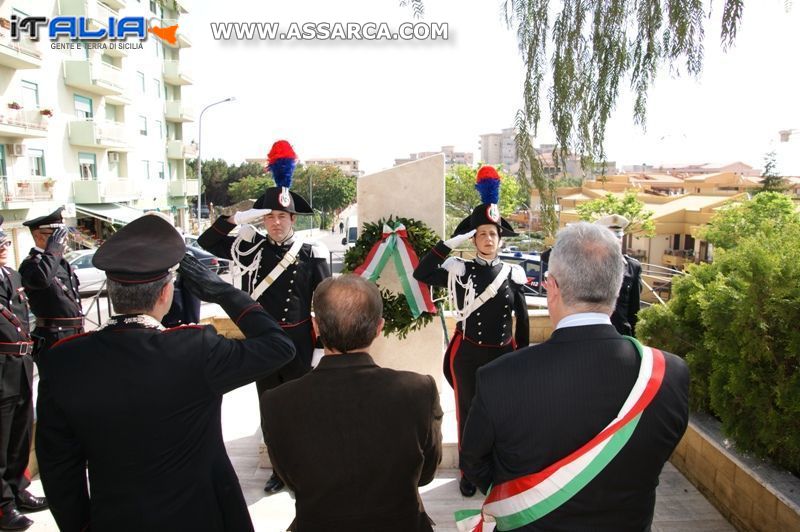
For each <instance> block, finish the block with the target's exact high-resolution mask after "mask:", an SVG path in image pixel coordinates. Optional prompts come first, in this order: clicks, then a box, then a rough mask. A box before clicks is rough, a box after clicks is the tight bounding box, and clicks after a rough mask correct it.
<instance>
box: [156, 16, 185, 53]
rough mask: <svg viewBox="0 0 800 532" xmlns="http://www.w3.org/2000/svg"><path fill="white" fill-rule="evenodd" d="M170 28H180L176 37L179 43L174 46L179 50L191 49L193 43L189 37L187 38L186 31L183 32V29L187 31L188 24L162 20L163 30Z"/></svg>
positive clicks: (174, 20) (167, 19)
mask: <svg viewBox="0 0 800 532" xmlns="http://www.w3.org/2000/svg"><path fill="white" fill-rule="evenodd" d="M170 26H178V32H177V33H176V35H175V36H176V37H177V39H178V41H177V42H176V43H175V44H173V45H172V46H173V47H178V48H191V47H192V41H191V40H190V39H189V37H187V36H186V32H185V31H181V28H182V27H183V28H184V29H185V26H186V24H185V23H184V22H183V21H179V20H176V19H174V18H164V19H161V27H162V28H169V27H170Z"/></svg>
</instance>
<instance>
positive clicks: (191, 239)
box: [183, 235, 231, 273]
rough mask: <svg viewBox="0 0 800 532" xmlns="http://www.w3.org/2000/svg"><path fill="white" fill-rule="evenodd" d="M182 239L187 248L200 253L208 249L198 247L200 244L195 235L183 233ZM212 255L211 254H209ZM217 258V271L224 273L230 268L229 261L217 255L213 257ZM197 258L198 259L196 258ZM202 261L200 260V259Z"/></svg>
mask: <svg viewBox="0 0 800 532" xmlns="http://www.w3.org/2000/svg"><path fill="white" fill-rule="evenodd" d="M183 240H184V242H186V247H187V249H189V248H191V249H192V250H197V251H200V252H201V253H207V254H209V255H211V254H210V253H208V251H206V250H204V249H203V248H201V247H200V244H198V243H197V237H196V236H194V235H183ZM211 256H213V255H211ZM215 258H216V259H217V270H216V272H217V273H225V272H227V271H228V270H229V269H230V265H231V261H229V260H228V259H221V258H219V257H215ZM198 260H199V259H198ZM201 262H202V261H201Z"/></svg>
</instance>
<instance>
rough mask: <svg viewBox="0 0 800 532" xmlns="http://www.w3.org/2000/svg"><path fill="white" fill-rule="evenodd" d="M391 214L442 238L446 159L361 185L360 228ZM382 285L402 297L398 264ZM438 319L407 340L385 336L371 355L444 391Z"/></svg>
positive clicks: (366, 180) (375, 176)
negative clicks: (426, 377)
mask: <svg viewBox="0 0 800 532" xmlns="http://www.w3.org/2000/svg"><path fill="white" fill-rule="evenodd" d="M390 215H394V216H402V217H404V218H414V219H416V220H420V221H422V222H424V223H425V224H426V225H427V226H428V227H430V228H431V229H432V230H433V231H435V232H436V233H437V234H438V235H439V236H440V237H441V236H442V235H443V234H444V155H443V154H436V155H434V156H432V157H427V158H425V159H420V160H418V161H412V162H410V163H406V164H403V165H400V166H395V167H394V168H390V169H388V170H384V171H382V172H378V173H376V174H371V175H367V176H364V177H362V178H360V179H359V180H358V223H359V225H360V226H362V227H363V224H364V223H366V222H376V221H378V220H380V219H381V218H388V217H389V216H390ZM378 286H379V287H381V288H386V289H388V290H391V291H392V292H395V293H400V292H401V291H402V290H401V288H400V281H399V278H398V276H397V271H396V270H395V268H394V264H393V263H392V262H389V264H387V266H386V268H384V270H383V273H382V274H381V277H380V279H378ZM440 323H441V322H440V321H439V320H438V319H436V320H434V321H433V322H432V323H430V324H429V325H428V326H426V327H425V328H423V329H421V330H419V331H415V332H412V333H410V334H409V335H408V336H407V337H406V338H405V339H404V340H399V339H398V338H397V337H395V336H390V337H388V338H387V337H385V336H381V337H379V338H378V340H377V341H376V342H375V343H374V344H373V346H372V349H371V350H370V354H371V355H372V356H373V358H375V361H376V362H377V363H378V364H380V365H381V366H385V367H389V368H395V369H403V370H411V371H416V372H418V373H427V374H429V375H432V376H433V378H434V379H436V383H437V384H438V385H439V388H440V389H441V388H442V382H443V375H442V354H443V353H444V349H445V347H446V346H445V343H444V333H443V331H442V327H441V325H440Z"/></svg>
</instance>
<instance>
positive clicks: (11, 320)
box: [0, 216, 47, 530]
mask: <svg viewBox="0 0 800 532" xmlns="http://www.w3.org/2000/svg"><path fill="white" fill-rule="evenodd" d="M2 225H3V217H2V216H0V226H2ZM10 246H11V240H9V238H8V235H6V233H5V231H3V230H2V229H0V530H25V529H26V528H28V527H30V526H31V525H32V524H33V521H31V520H30V519H28V518H27V517H25V516H24V515H22V514H21V513H20V510H22V511H29V512H30V511H38V510H44V509H45V508H47V500H46V499H45V498H43V497H35V496H34V495H32V494H31V493H30V492H28V490H27V488H28V486H29V485H30V481H29V480H28V477H26V476H25V469H26V468H27V467H28V456H29V453H30V448H31V426H32V424H33V398H32V395H33V390H32V384H33V360H32V359H31V352H32V346H33V342H31V336H30V328H29V325H28V300H27V299H26V297H25V290H24V289H23V288H22V281H21V279H20V277H19V273H17V272H16V271H14V270H13V269H11V268H9V267H8V266H6V262H7V261H8V248H9V247H10Z"/></svg>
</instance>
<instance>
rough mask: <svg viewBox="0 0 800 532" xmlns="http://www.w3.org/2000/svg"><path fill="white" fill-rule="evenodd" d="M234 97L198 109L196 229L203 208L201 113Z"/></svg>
mask: <svg viewBox="0 0 800 532" xmlns="http://www.w3.org/2000/svg"><path fill="white" fill-rule="evenodd" d="M235 100H236V98H235V97H234V96H231V97H229V98H225V99H224V100H220V101H218V102H214V103H210V104H208V105H206V106H205V107H203V110H202V111H200V118H198V119H197V231H198V232H199V231H200V220H202V219H203V210H202V207H201V205H202V197H203V159H202V158H201V155H202V153H201V151H200V150H202V149H203V142H202V138H203V113H205V112H206V111H208V109H209V108H211V107H214V106H215V105H219V104H221V103H225V102H232V101H235ZM208 215H209V216H211V211H209V212H208Z"/></svg>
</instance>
